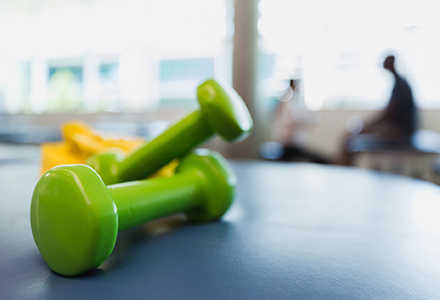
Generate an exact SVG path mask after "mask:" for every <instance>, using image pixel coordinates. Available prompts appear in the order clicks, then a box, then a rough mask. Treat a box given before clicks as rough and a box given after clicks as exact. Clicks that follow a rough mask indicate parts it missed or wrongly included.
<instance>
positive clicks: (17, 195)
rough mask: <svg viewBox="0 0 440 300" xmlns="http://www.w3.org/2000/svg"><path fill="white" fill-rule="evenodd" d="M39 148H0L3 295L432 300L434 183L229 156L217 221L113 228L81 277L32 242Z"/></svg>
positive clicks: (439, 278)
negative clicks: (107, 249) (105, 249)
mask: <svg viewBox="0 0 440 300" xmlns="http://www.w3.org/2000/svg"><path fill="white" fill-rule="evenodd" d="M38 160H39V155H38V149H37V148H32V147H13V146H4V145H0V179H1V180H0V205H1V209H0V299H123V298H126V299H440V214H439V212H440V188H439V187H437V186H435V185H433V184H430V183H426V182H423V181H418V180H415V179H409V178H404V177H399V176H394V175H387V174H379V173H375V172H371V171H363V170H356V169H351V168H342V167H328V166H318V165H311V164H281V163H270V162H257V161H252V162H240V161H232V162H231V164H232V167H233V169H234V170H235V172H236V174H237V176H238V180H239V185H238V191H237V197H236V201H235V203H234V204H233V206H232V207H231V209H230V211H229V212H228V213H227V214H226V215H225V216H224V218H223V219H222V221H220V222H215V223H209V224H189V223H187V222H186V221H185V220H184V218H183V217H182V216H179V215H176V216H172V217H169V218H166V219H163V220H159V221H154V222H150V223H148V224H145V225H144V226H140V227H137V228H135V229H132V230H128V231H125V232H122V233H120V234H119V236H118V241H117V244H116V247H115V249H114V251H113V253H112V255H111V256H110V257H109V259H108V260H107V261H106V262H105V263H104V264H103V265H102V266H101V267H100V268H99V269H96V270H94V271H91V272H89V273H86V274H84V275H82V276H78V277H73V278H68V277H62V276H59V275H57V274H55V273H54V272H52V271H51V270H50V269H49V268H48V267H47V266H46V264H45V262H44V260H43V259H42V257H41V256H40V254H39V252H38V250H37V248H36V246H35V244H34V242H33V239H32V234H31V229H30V224H29V206H30V200H31V195H32V191H33V188H34V185H35V183H36V181H37V175H38Z"/></svg>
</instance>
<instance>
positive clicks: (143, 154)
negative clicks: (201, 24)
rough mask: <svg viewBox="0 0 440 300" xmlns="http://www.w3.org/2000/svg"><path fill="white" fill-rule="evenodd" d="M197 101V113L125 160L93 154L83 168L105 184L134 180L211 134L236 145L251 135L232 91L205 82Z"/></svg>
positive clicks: (248, 120)
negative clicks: (198, 105)
mask: <svg viewBox="0 0 440 300" xmlns="http://www.w3.org/2000/svg"><path fill="white" fill-rule="evenodd" d="M197 98H198V100H199V103H200V108H199V109H197V110H195V111H193V112H191V113H189V114H187V115H185V116H184V117H183V118H181V119H180V120H178V121H177V122H175V123H173V124H172V125H171V126H170V127H169V128H167V129H166V130H165V131H164V132H163V133H162V134H160V135H159V136H157V137H156V138H154V139H153V140H151V141H149V142H146V143H145V144H144V145H142V146H141V147H139V148H138V149H136V150H134V151H132V152H131V153H130V154H128V155H127V156H126V157H124V156H123V155H121V154H120V153H119V152H113V154H110V155H108V154H97V155H95V156H92V157H91V158H90V159H89V160H88V161H87V164H88V165H90V166H91V167H93V168H94V169H95V170H96V171H97V172H98V173H99V174H100V175H101V177H102V179H103V180H104V182H105V183H106V184H113V183H118V182H124V181H132V180H138V179H143V178H146V177H147V176H148V175H151V174H153V173H154V172H155V171H157V170H159V169H160V168H161V167H163V166H164V165H166V164H167V163H169V162H170V161H172V160H173V159H175V158H178V157H181V156H183V155H184V154H186V153H187V152H188V151H190V150H191V149H193V148H194V147H196V146H197V145H199V144H201V143H202V142H204V141H205V140H207V139H208V138H210V137H212V136H213V135H214V134H218V135H220V136H221V137H222V138H223V139H225V140H226V141H228V142H238V141H241V140H243V139H245V138H246V137H247V136H248V135H249V134H250V133H251V131H252V128H253V122H252V118H251V115H250V113H249V111H248V109H247V107H246V105H245V104H244V102H243V100H242V99H241V97H240V96H239V95H238V94H237V92H236V91H235V90H234V89H233V88H232V87H230V86H228V85H226V84H220V83H219V82H217V81H215V80H214V79H209V80H207V81H205V82H204V83H203V84H201V85H200V86H199V87H198V89H197ZM102 156H105V157H102Z"/></svg>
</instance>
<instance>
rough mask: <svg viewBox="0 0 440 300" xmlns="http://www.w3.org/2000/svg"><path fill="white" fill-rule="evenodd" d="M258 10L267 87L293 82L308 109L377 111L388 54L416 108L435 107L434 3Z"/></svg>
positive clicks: (438, 22) (387, 0) (279, 1)
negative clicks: (299, 84) (270, 61)
mask: <svg viewBox="0 0 440 300" xmlns="http://www.w3.org/2000/svg"><path fill="white" fill-rule="evenodd" d="M259 10H260V20H259V24H258V28H259V32H260V35H261V50H262V51H263V53H264V54H265V55H270V56H273V57H274V67H273V71H272V74H271V76H268V77H269V78H268V79H270V80H272V82H275V81H277V80H286V79H288V78H291V77H296V78H301V79H302V81H303V83H304V87H303V88H304V102H305V104H306V106H307V107H308V108H309V109H312V110H318V109H327V108H329V109H332V108H333V109H338V108H379V107H381V106H383V105H385V103H386V102H387V101H388V97H389V94H390V90H391V88H392V83H393V81H392V77H391V76H390V75H389V74H387V72H386V71H384V70H383V69H382V67H381V65H382V62H383V59H384V58H385V56H386V55H387V54H389V53H392V54H394V55H395V56H396V63H397V64H398V65H397V69H398V72H400V73H401V74H402V75H403V76H405V77H406V78H407V80H408V82H409V83H410V84H411V86H412V88H413V93H414V96H415V99H416V102H417V104H418V105H419V107H421V108H439V107H440V89H438V84H437V81H438V78H440V55H438V54H439V53H440V43H439V41H438V35H439V32H440V18H439V17H438V12H439V11H440V2H439V1H436V0H421V1H412V0H411V1H409V0H408V1H398V0H369V1H352V0H333V1H326V0H310V1H299V0H260V4H259ZM274 79H275V80H274ZM266 86H267V88H271V87H272V88H273V85H272V86H271V85H266ZM274 90H275V89H274Z"/></svg>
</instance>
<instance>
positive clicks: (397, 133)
mask: <svg viewBox="0 0 440 300" xmlns="http://www.w3.org/2000/svg"><path fill="white" fill-rule="evenodd" d="M394 62H395V57H394V56H392V55H391V56H388V57H387V58H386V59H385V61H384V64H383V67H384V68H385V69H386V70H388V71H390V72H391V73H392V74H393V76H394V88H393V91H392V94H391V98H390V100H389V102H388V105H387V106H386V107H385V109H384V110H383V112H382V113H381V114H380V115H379V116H378V117H377V118H375V119H374V120H372V121H370V122H368V123H366V124H365V126H364V128H363V129H362V130H361V131H360V132H359V134H370V135H377V136H380V137H381V138H387V139H395V140H399V141H400V140H401V141H405V140H408V139H409V138H410V137H411V135H412V134H413V133H414V132H415V130H416V129H417V108H416V106H415V104H414V99H413V95H412V91H411V87H410V86H409V84H408V83H407V82H406V80H405V79H403V78H402V77H401V76H400V75H399V74H398V73H397V71H396V69H395V66H394ZM356 136H357V135H349V136H346V137H345V138H344V141H343V150H342V157H341V160H340V164H343V165H348V164H349V163H350V154H349V147H350V143H351V142H352V141H353V140H354V139H355V138H356Z"/></svg>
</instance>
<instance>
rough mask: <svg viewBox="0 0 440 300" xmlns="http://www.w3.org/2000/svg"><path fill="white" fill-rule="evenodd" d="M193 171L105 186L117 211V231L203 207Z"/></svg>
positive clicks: (198, 183) (198, 184)
mask: <svg viewBox="0 0 440 300" xmlns="http://www.w3.org/2000/svg"><path fill="white" fill-rule="evenodd" d="M200 183H201V182H200V177H198V176H197V174H196V172H185V173H184V174H176V175H174V176H173V177H168V178H167V177H163V178H155V179H149V180H139V181H132V182H125V183H119V184H114V185H109V186H107V188H108V190H109V191H110V194H111V195H112V197H113V200H114V202H115V204H116V207H117V209H118V222H119V225H118V228H119V231H121V230H125V229H129V228H132V227H135V226H138V225H141V224H143V223H145V222H148V221H151V220H153V219H157V218H160V217H163V216H167V215H170V214H173V213H178V212H183V211H188V210H191V209H194V208H197V207H198V206H201V205H202V204H203V198H204V196H203V190H202V184H200Z"/></svg>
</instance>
